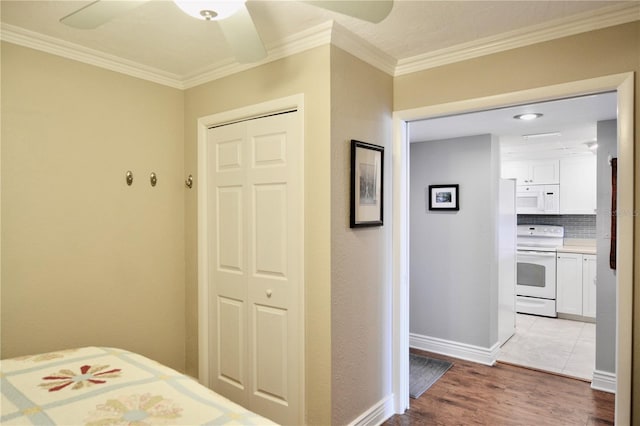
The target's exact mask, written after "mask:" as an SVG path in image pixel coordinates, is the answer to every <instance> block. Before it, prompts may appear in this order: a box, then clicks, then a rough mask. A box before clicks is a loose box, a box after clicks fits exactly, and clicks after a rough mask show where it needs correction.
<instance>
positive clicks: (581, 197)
mask: <svg viewBox="0 0 640 426" xmlns="http://www.w3.org/2000/svg"><path fill="white" fill-rule="evenodd" d="M596 168H597V165H596V156H595V155H589V156H588V157H578V158H566V159H565V158H563V159H561V160H560V193H561V194H562V197H561V198H560V214H595V213H596V207H597V192H598V190H597V179H596Z"/></svg>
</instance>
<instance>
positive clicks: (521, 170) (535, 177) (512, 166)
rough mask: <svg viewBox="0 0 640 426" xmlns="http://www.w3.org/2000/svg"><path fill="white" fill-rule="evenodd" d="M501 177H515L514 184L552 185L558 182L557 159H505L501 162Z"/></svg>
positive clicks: (558, 165)
mask: <svg viewBox="0 0 640 426" xmlns="http://www.w3.org/2000/svg"><path fill="white" fill-rule="evenodd" d="M502 178H504V179H516V185H552V184H557V183H559V182H560V164H559V161H558V160H539V161H507V162H504V163H503V164H502Z"/></svg>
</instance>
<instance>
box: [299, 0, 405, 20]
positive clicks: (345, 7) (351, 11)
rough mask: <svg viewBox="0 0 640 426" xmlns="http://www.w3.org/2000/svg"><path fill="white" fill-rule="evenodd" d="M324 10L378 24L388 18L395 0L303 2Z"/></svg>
mask: <svg viewBox="0 0 640 426" xmlns="http://www.w3.org/2000/svg"><path fill="white" fill-rule="evenodd" d="M301 1H302V2H303V3H308V4H312V5H314V6H317V7H321V8H323V9H328V10H332V11H334V12H338V13H342V14H343V15H348V16H352V17H354V18H358V19H362V20H364V21H369V22H373V23H374V24H377V23H378V22H380V21H382V20H383V19H384V18H386V17H387V16H388V15H389V13H390V12H391V9H392V8H393V0H347V1H345V0H301Z"/></svg>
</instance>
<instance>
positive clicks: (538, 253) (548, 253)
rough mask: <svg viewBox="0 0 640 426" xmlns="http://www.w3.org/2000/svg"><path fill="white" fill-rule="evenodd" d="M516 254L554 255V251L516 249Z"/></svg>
mask: <svg viewBox="0 0 640 426" xmlns="http://www.w3.org/2000/svg"><path fill="white" fill-rule="evenodd" d="M518 254H527V255H530V256H539V257H556V254H555V253H554V252H544V251H521V250H518Z"/></svg>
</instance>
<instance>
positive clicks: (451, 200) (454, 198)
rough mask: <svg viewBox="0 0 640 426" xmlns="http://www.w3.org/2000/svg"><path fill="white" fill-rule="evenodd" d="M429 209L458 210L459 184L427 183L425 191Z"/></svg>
mask: <svg viewBox="0 0 640 426" xmlns="http://www.w3.org/2000/svg"><path fill="white" fill-rule="evenodd" d="M427 200H428V203H429V210H439V211H458V210H460V185H458V184H451V185H429V190H428V191H427Z"/></svg>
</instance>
